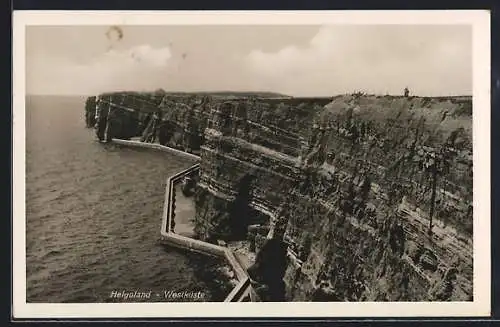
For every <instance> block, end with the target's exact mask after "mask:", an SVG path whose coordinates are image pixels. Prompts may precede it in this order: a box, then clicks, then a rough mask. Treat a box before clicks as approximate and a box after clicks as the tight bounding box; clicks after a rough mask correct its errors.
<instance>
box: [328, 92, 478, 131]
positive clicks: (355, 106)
mask: <svg viewBox="0 0 500 327" xmlns="http://www.w3.org/2000/svg"><path fill="white" fill-rule="evenodd" d="M349 116H351V117H353V118H359V119H361V120H366V121H372V122H374V123H377V124H381V125H382V124H385V123H387V122H388V121H394V122H396V124H398V125H400V126H402V127H408V126H409V125H410V123H411V122H418V121H419V120H421V119H422V120H423V122H424V125H425V127H426V129H428V130H433V131H435V132H439V133H440V134H441V135H442V137H443V138H446V137H448V136H449V135H450V134H451V133H452V132H454V131H456V130H459V129H463V132H464V134H465V135H467V136H468V137H469V138H470V139H472V97H466V96H460V97H411V96H410V97H403V96H388V95H386V96H381V95H364V94H352V95H343V96H336V97H333V98H332V101H331V102H330V103H329V104H327V105H326V106H325V107H324V110H323V111H322V112H321V113H320V115H319V120H320V121H325V120H330V119H333V120H335V117H349Z"/></svg>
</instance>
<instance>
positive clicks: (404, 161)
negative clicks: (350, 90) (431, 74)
mask: <svg viewBox="0 0 500 327" xmlns="http://www.w3.org/2000/svg"><path fill="white" fill-rule="evenodd" d="M96 103H97V106H96V107H97V110H96V116H97V119H96V121H97V124H96V125H97V131H98V136H99V130H100V129H99V128H100V127H99V126H101V129H102V125H103V124H101V125H100V122H103V121H110V122H112V123H110V124H107V126H108V128H107V129H108V130H111V131H112V132H111V133H110V134H111V136H112V137H122V138H127V137H133V136H140V135H143V136H144V131H145V130H148V128H150V129H152V127H151V126H153V125H154V124H153V123H151V121H152V118H151V116H152V115H153V113H156V117H157V123H155V124H156V125H155V126H156V128H154V130H155V131H156V133H157V135H158V138H159V140H160V143H162V144H165V145H170V146H173V147H176V148H180V149H183V150H185V151H190V152H196V153H199V154H200V156H201V176H200V182H199V183H198V185H197V191H196V194H195V201H196V217H195V225H196V226H195V230H196V232H197V234H198V237H199V238H202V239H205V240H213V241H215V240H218V239H225V240H234V239H245V238H246V239H248V240H249V242H250V243H251V244H252V246H251V247H252V248H254V249H255V251H256V252H257V258H256V262H255V264H254V265H253V266H252V267H251V268H250V269H249V273H250V275H251V277H252V279H253V282H254V286H255V287H254V289H255V290H257V293H258V294H259V296H260V297H261V299H262V300H264V301H265V300H276V299H277V300H283V299H285V300H290V301H427V300H437V301H463V300H471V299H472V99H471V98H467V97H460V98H459V97H455V98H454V97H448V98H421V97H393V96H371V95H363V94H352V95H343V96H337V97H334V98H331V99H325V98H317V99H315V98H311V99H300V98H256V97H231V98H227V97H224V96H218V97H217V96H209V95H208V96H207V95H204V96H195V95H167V94H163V95H161V96H159V95H157V96H155V95H149V96H148V95H146V96H144V95H140V96H136V95H124V94H108V95H101V96H99V97H98V98H97V100H96ZM109 109H112V110H109ZM117 109H123V110H117ZM103 112H105V113H104V114H103ZM110 113H111V114H110ZM108 116H110V117H111V118H108ZM148 117H149V122H148V121H147V120H148ZM110 126H111V127H110ZM148 126H149V127H148ZM152 130H153V129H152ZM101 136H102V135H101ZM266 239H268V240H267V241H266ZM269 239H270V240H269ZM283 249H284V250H283ZM270 253H271V254H272V255H270ZM276 256H279V258H277V257H276ZM271 272H272V273H271Z"/></svg>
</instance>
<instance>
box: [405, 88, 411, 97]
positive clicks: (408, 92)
mask: <svg viewBox="0 0 500 327" xmlns="http://www.w3.org/2000/svg"><path fill="white" fill-rule="evenodd" d="M404 95H405V98H407V97H409V96H410V90H409V89H408V87H405V89H404Z"/></svg>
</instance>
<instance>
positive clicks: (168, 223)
mask: <svg viewBox="0 0 500 327" xmlns="http://www.w3.org/2000/svg"><path fill="white" fill-rule="evenodd" d="M199 170H200V164H199V163H198V164H195V165H194V166H191V167H189V168H188V169H186V170H183V171H181V172H179V173H177V174H175V175H173V176H170V177H169V178H167V183H166V186H165V203H164V205H163V219H162V226H161V233H162V235H166V234H168V233H170V232H174V231H173V230H172V223H173V221H174V220H173V219H174V217H175V212H174V209H175V192H176V190H175V185H177V184H178V183H179V182H180V181H182V179H183V178H184V177H187V176H191V175H192V174H193V173H195V172H198V171H199Z"/></svg>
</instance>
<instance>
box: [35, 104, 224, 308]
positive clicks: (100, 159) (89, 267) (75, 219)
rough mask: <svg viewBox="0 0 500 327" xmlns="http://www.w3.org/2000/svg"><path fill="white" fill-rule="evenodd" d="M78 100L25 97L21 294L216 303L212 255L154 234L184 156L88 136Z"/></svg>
mask: <svg viewBox="0 0 500 327" xmlns="http://www.w3.org/2000/svg"><path fill="white" fill-rule="evenodd" d="M83 101H84V100H83V99H74V98H58V97H50V98H45V97H43V98H41V97H36V98H29V99H27V107H26V150H27V153H26V255H27V257H26V266H27V269H26V278H27V294H26V296H27V302H38V303H41V302H42V303H55V302H72V303H82V302H83V303H92V302H93V303H95V302H118V301H119V302H123V301H129V302H132V301H133V302H139V301H148V302H159V301H186V299H181V298H175V297H163V296H159V297H149V298H147V297H145V296H144V297H135V298H134V297H133V296H128V299H124V297H121V298H116V297H112V296H111V295H112V294H113V292H116V293H120V294H125V293H127V294H142V293H146V294H147V293H148V292H150V291H152V292H153V293H156V294H175V292H176V291H184V292H191V293H193V294H198V293H197V292H202V293H203V294H204V297H203V298H201V299H193V298H190V299H187V300H188V301H193V300H203V301H223V300H224V298H225V296H226V295H227V293H228V292H229V291H230V289H229V290H228V289H226V286H225V285H224V276H223V273H222V272H220V271H219V267H220V266H221V262H219V261H217V260H214V259H213V258H208V257H205V256H203V255H199V254H195V253H192V254H189V255H188V254H186V253H183V252H181V251H176V250H175V249H172V248H168V247H165V246H164V245H162V244H160V242H158V241H159V236H160V235H159V228H160V226H161V217H162V210H163V200H164V193H165V177H166V176H170V175H172V174H174V173H175V172H178V171H180V170H182V169H185V168H187V167H189V166H190V165H191V163H190V162H189V161H187V160H185V159H182V158H179V157H178V156H173V155H169V154H165V153H159V152H157V151H147V150H141V149H132V148H126V147H122V146H117V145H112V144H105V145H103V144H99V143H97V142H93V141H92V140H93V139H94V135H93V131H91V130H88V129H84V128H82V127H83V126H82V120H81V117H80V115H81V112H80V110H79V108H81V107H82V105H83ZM165 292H167V293H165ZM168 292H170V293H168Z"/></svg>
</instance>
